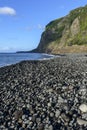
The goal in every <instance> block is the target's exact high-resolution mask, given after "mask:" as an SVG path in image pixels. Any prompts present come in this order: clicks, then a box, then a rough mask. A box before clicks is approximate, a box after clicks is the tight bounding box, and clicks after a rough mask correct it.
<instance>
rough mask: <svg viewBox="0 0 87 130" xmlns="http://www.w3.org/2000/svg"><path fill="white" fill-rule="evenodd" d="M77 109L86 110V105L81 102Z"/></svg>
mask: <svg viewBox="0 0 87 130" xmlns="http://www.w3.org/2000/svg"><path fill="white" fill-rule="evenodd" d="M79 109H80V110H81V112H87V105H86V104H81V105H80V106H79Z"/></svg>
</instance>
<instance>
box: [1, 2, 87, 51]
mask: <svg viewBox="0 0 87 130" xmlns="http://www.w3.org/2000/svg"><path fill="white" fill-rule="evenodd" d="M86 4H87V0H0V52H15V51H19V50H31V49H34V48H36V47H37V45H38V44H39V41H40V38H41V34H42V32H43V31H44V29H45V26H46V24H48V23H49V22H50V21H52V20H54V19H57V18H60V17H63V16H65V15H67V14H68V13H69V11H70V10H72V9H75V8H77V7H80V6H85V5H86Z"/></svg>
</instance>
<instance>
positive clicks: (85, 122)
mask: <svg viewBox="0 0 87 130" xmlns="http://www.w3.org/2000/svg"><path fill="white" fill-rule="evenodd" d="M77 123H78V124H79V125H87V121H85V120H82V119H80V118H77Z"/></svg>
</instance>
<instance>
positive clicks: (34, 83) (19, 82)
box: [0, 55, 87, 130]
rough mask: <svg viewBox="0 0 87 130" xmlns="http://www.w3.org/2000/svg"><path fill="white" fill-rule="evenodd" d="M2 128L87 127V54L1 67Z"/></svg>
mask: <svg viewBox="0 0 87 130" xmlns="http://www.w3.org/2000/svg"><path fill="white" fill-rule="evenodd" d="M0 130H87V56H86V55H66V56H62V57H58V58H54V59H50V60H44V61H23V62H21V63H18V64H15V65H11V66H7V67H2V68H0Z"/></svg>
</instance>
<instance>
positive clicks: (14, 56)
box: [0, 53, 53, 67]
mask: <svg viewBox="0 0 87 130" xmlns="http://www.w3.org/2000/svg"><path fill="white" fill-rule="evenodd" d="M52 57H53V55H48V54H41V53H0V67H2V66H7V65H11V64H15V63H18V62H20V61H23V60H41V59H42V60H43V59H46V58H52Z"/></svg>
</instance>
